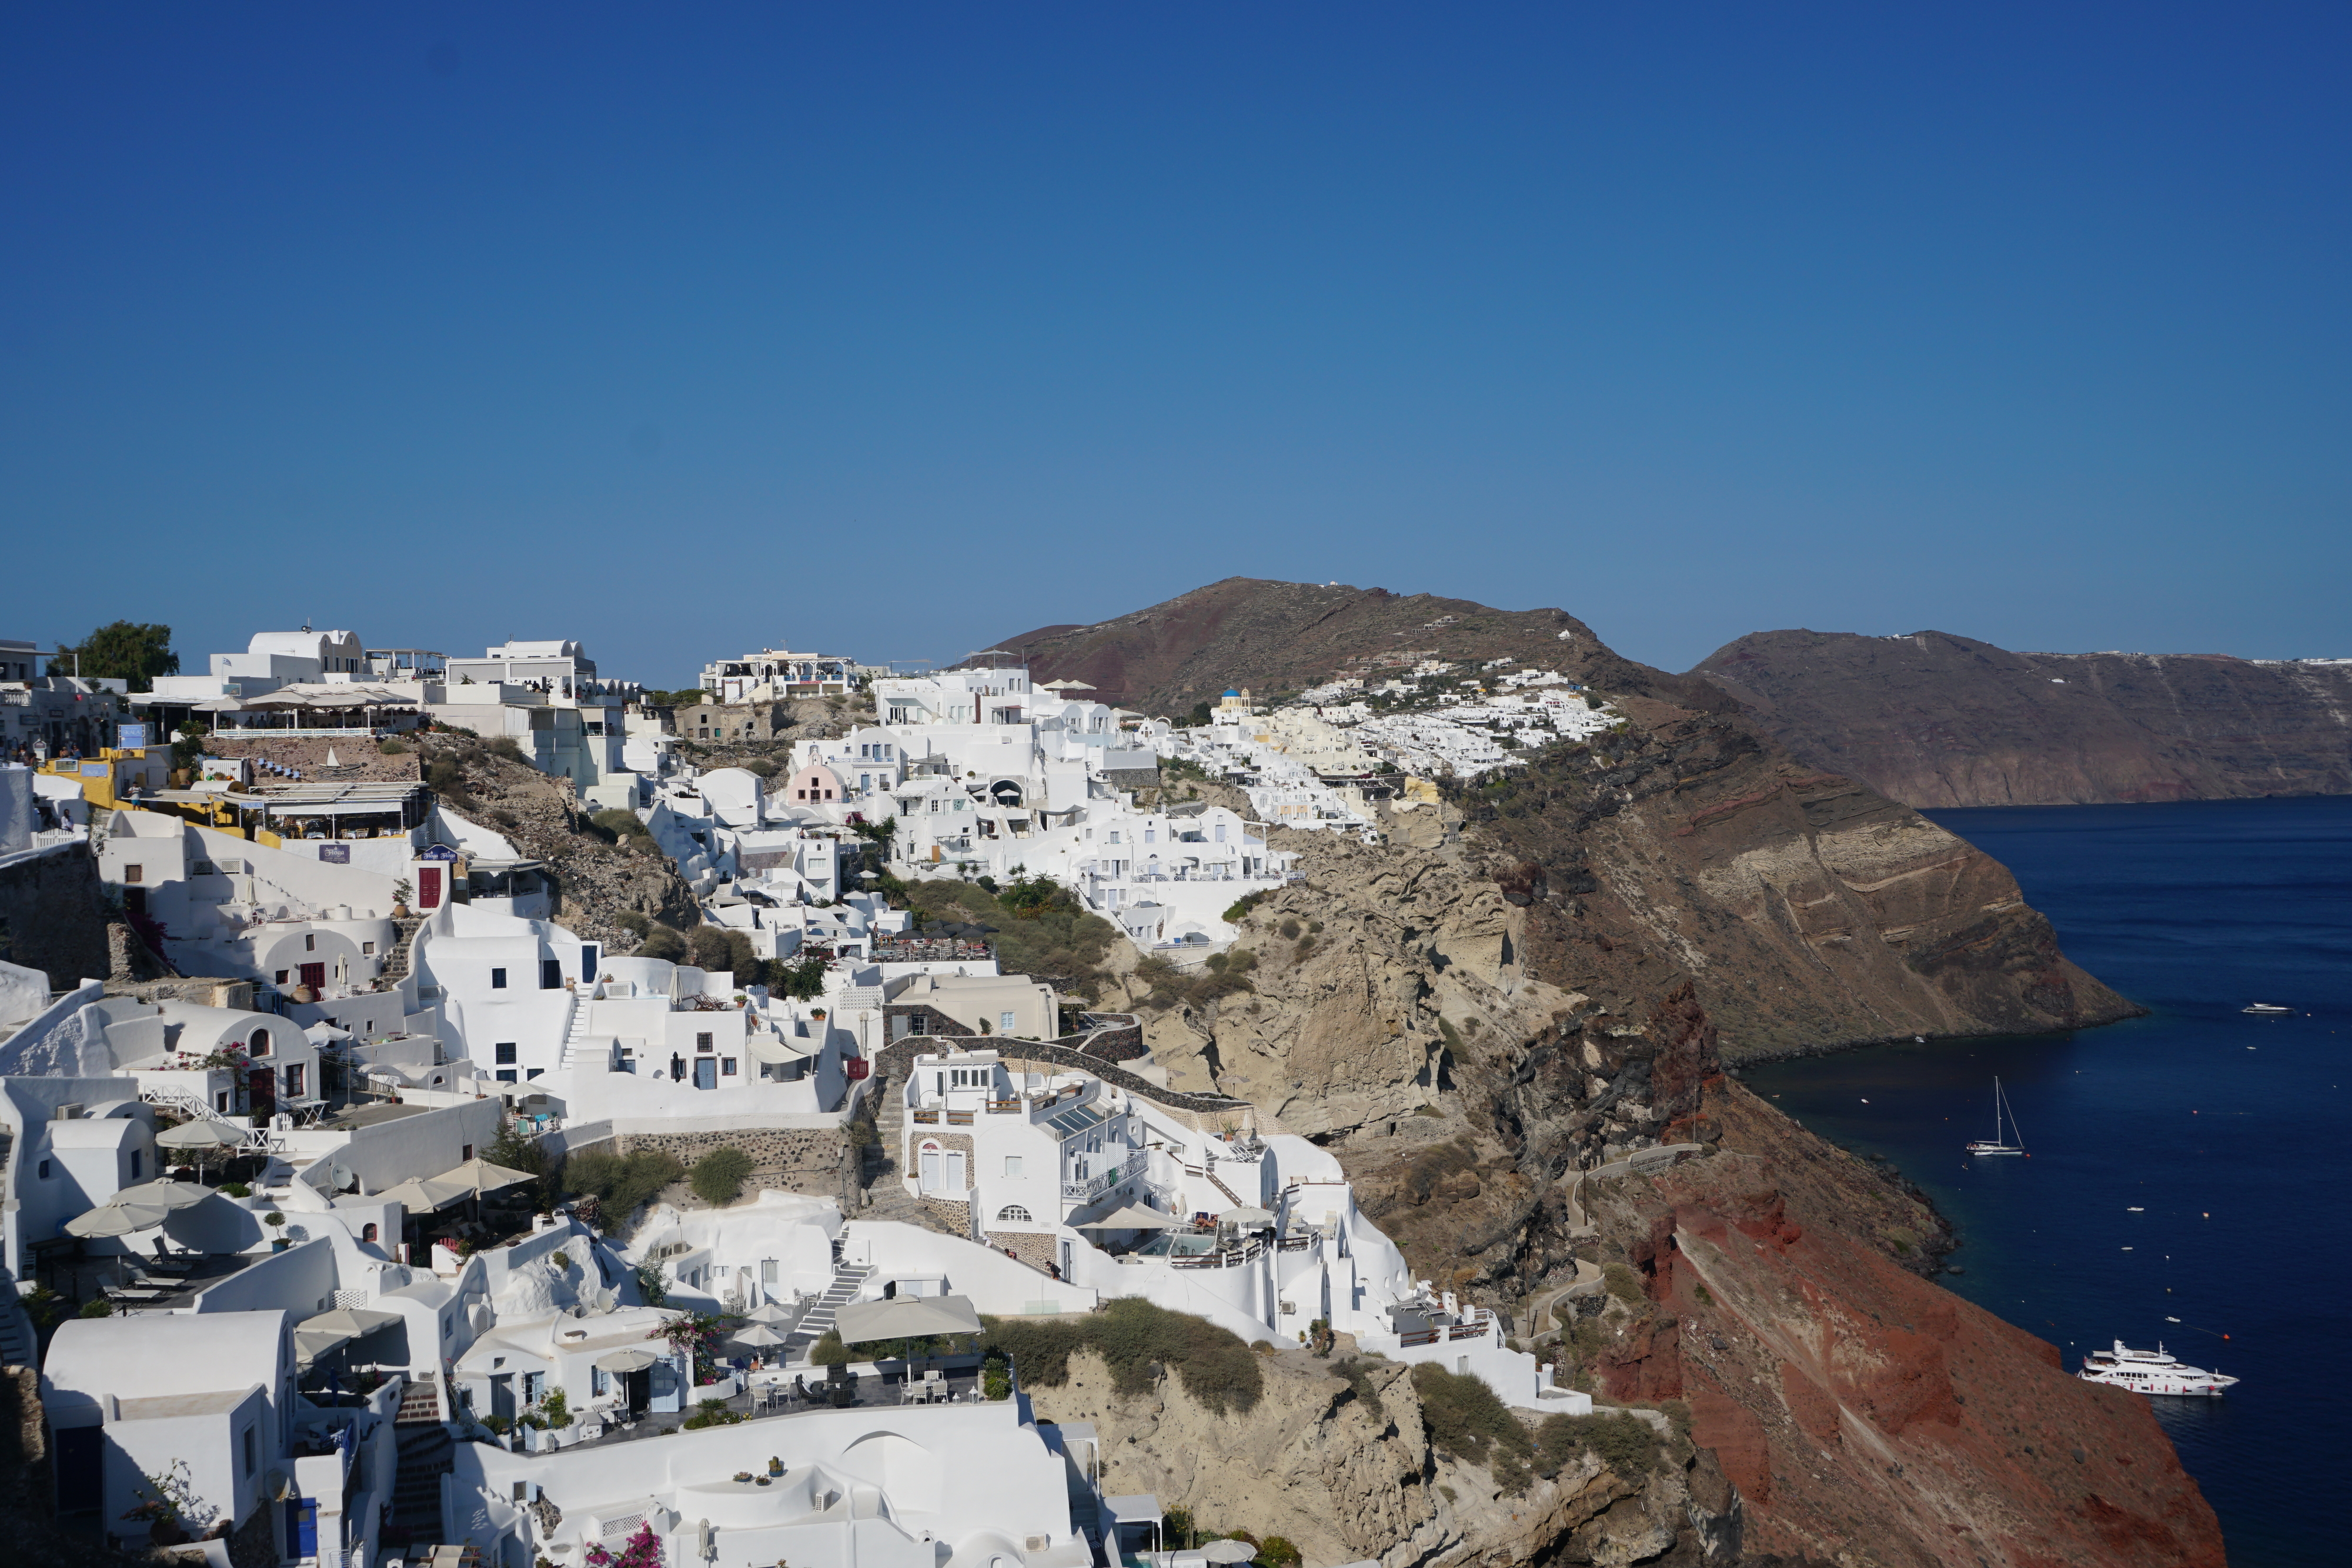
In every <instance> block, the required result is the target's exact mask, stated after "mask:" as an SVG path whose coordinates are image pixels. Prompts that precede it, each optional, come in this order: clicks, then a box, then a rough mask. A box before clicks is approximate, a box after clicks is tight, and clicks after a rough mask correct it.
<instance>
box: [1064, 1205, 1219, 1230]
mask: <svg viewBox="0 0 2352 1568" xmlns="http://www.w3.org/2000/svg"><path fill="white" fill-rule="evenodd" d="M1191 1225H1192V1221H1190V1220H1187V1219H1179V1218H1176V1217H1175V1216H1174V1215H1172V1214H1162V1213H1160V1211H1159V1210H1158V1209H1156V1208H1144V1207H1140V1206H1139V1205H1137V1204H1132V1203H1130V1204H1129V1205H1128V1206H1127V1207H1124V1208H1120V1209H1116V1210H1114V1211H1113V1212H1111V1213H1109V1214H1106V1215H1104V1216H1103V1217H1102V1218H1100V1219H1089V1220H1087V1222H1086V1223H1085V1224H1084V1225H1081V1226H1078V1227H1076V1228H1077V1229H1080V1230H1183V1229H1187V1228H1190V1227H1191Z"/></svg>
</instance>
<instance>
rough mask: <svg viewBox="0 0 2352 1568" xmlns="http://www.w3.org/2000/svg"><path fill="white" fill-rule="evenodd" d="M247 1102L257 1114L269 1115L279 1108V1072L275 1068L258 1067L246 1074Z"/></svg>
mask: <svg viewBox="0 0 2352 1568" xmlns="http://www.w3.org/2000/svg"><path fill="white" fill-rule="evenodd" d="M246 1089H247V1104H248V1106H249V1107H250V1108H251V1110H252V1111H253V1113H254V1114H256V1115H257V1116H267V1115H269V1114H270V1113H273V1112H275V1111H276V1110H277V1109H278V1072H277V1070H276V1069H274V1068H268V1067H257V1068H254V1069H253V1070H252V1071H250V1072H248V1073H247V1074H246Z"/></svg>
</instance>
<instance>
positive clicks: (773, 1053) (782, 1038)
mask: <svg viewBox="0 0 2352 1568" xmlns="http://www.w3.org/2000/svg"><path fill="white" fill-rule="evenodd" d="M743 1049H744V1051H746V1052H748V1053H749V1054H750V1056H751V1060H752V1061H764V1062H770V1063H774V1062H783V1061H807V1060H808V1059H809V1058H810V1057H812V1056H814V1055H816V1054H817V1053H818V1052H819V1051H823V1050H824V1042H823V1041H821V1040H802V1039H801V1038H800V1037H799V1036H797V1035H790V1034H747V1035H745V1036H744V1037H743Z"/></svg>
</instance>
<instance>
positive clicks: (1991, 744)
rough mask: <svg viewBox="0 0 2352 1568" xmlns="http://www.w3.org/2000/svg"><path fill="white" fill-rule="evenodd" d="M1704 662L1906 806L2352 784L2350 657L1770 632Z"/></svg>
mask: <svg viewBox="0 0 2352 1568" xmlns="http://www.w3.org/2000/svg"><path fill="white" fill-rule="evenodd" d="M1692 674H1696V675H1698V676H1700V677H1702V678H1704V679H1705V680H1706V681H1708V682H1710V683H1712V684H1713V685H1716V686H1717V687H1719V688H1720V689H1721V690H1723V691H1724V692H1726V693H1728V694H1729V695H1732V696H1734V697H1736V698H1738V700H1739V702H1740V704H1741V706H1743V707H1745V708H1746V709H1747V710H1748V715H1749V716H1750V717H1752V718H1753V719H1754V720H1755V721H1756V723H1757V724H1758V725H1759V726H1760V727H1762V728H1763V729H1765V730H1766V731H1768V732H1769V733H1770V734H1771V735H1772V737H1774V738H1775V739H1777V740H1779V741H1780V743H1781V744H1782V745H1783V746H1786V747H1788V748H1789V749H1790V751H1791V752H1793V753H1795V754H1796V755H1797V756H1799V757H1801V758H1804V759H1805V760H1806V761H1807V762H1809V763H1811V764H1813V765H1815V766H1817V767H1820V768H1832V769H1834V770H1836V771H1837V772H1840V773H1843V774H1847V775H1850V776H1851V777H1853V778H1855V779H1862V780H1864V782H1866V783H1867V784H1869V785H1870V787H1871V788H1872V789H1876V790H1878V791H1880V792H1881V793H1883V794H1885V795H1887V796H1889V797H1891V798H1893V799H1895V800H1901V801H1903V802H1904V803H1906V805H1912V806H2032V805H2079V804H2084V803H2088V802H2092V801H2102V800H2239V799H2245V798H2248V797H2254V796H2265V795H2340V794H2344V793H2347V792H2352V661H2345V660H2325V661H2323V660H2295V661H2279V660H2263V661H2255V660H2248V659H2235V658H2231V657H2228V656H2226V655H2223V654H2218V653H2198V654H2161V653H2010V652H2008V651H2007V650H2006V649H2001V648H1996V647H1994V646H1993V645H1992V644H1990V643H1979V642H1977V641H1975V640H1974V639H1972V638H1968V637H1955V636H1952V635H1949V634H1948V633H1946V632H1916V633H1914V634H1913V635H1911V636H1908V637H1863V636H1856V635H1853V634H1851V633H1845V632H1757V633H1755V634H1753V635H1751V636H1747V637H1742V638H1740V639H1739V640H1738V642H1736V643H1728V644H1727V645H1726V646H1724V647H1722V648H1720V649H1718V650H1717V651H1716V652H1715V653H1712V654H1710V655H1709V656H1708V657H1707V658H1706V661H1705V662H1704V663H1702V664H1699V666H1698V667H1697V668H1696V670H1694V671H1693V672H1692Z"/></svg>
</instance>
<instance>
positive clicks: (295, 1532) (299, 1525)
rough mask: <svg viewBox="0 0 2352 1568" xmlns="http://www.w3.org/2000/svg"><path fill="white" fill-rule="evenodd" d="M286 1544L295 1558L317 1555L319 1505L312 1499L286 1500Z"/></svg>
mask: <svg viewBox="0 0 2352 1568" xmlns="http://www.w3.org/2000/svg"><path fill="white" fill-rule="evenodd" d="M286 1542H287V1544H288V1545H289V1546H290V1547H292V1548H293V1554H294V1555H295V1556H297V1557H316V1556H317V1555H319V1504H318V1502H317V1501H316V1500H314V1499H311V1498H307V1497H297V1498H289V1499H287V1500H286Z"/></svg>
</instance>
